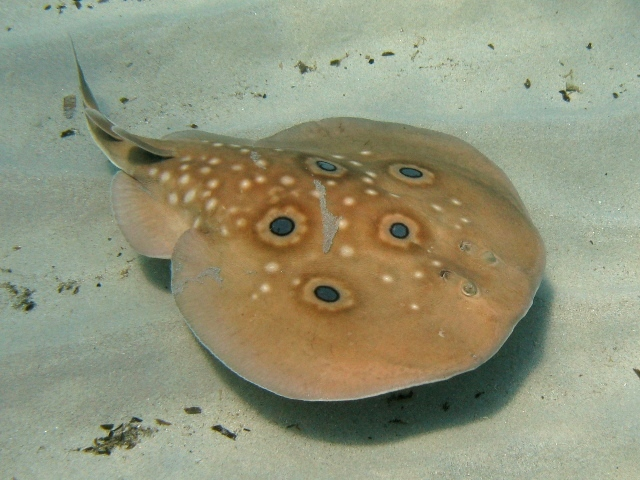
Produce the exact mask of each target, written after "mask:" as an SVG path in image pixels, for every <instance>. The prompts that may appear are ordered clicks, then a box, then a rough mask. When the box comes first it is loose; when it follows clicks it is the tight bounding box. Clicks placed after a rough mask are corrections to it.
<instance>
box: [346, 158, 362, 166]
mask: <svg viewBox="0 0 640 480" xmlns="http://www.w3.org/2000/svg"><path fill="white" fill-rule="evenodd" d="M349 163H350V164H351V165H355V166H356V167H361V166H362V164H361V163H360V162H356V161H355V160H350V161H349Z"/></svg>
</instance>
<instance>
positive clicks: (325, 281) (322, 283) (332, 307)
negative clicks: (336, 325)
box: [302, 277, 354, 312]
mask: <svg viewBox="0 0 640 480" xmlns="http://www.w3.org/2000/svg"><path fill="white" fill-rule="evenodd" d="M302 298H303V299H304V300H305V301H306V302H308V303H310V304H312V305H315V306H316V307H317V308H318V309H319V310H327V311H330V312H337V311H340V310H344V309H346V308H349V307H351V306H352V305H353V303H354V300H353V295H352V294H351V291H350V290H349V288H347V286H346V285H345V284H344V283H342V282H341V281H339V280H335V279H332V278H326V277H316V278H312V279H311V280H309V281H308V282H306V283H305V284H304V286H303V288H302Z"/></svg>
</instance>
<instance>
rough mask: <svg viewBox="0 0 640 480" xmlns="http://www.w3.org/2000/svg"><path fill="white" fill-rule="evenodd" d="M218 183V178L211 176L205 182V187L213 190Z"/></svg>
mask: <svg viewBox="0 0 640 480" xmlns="http://www.w3.org/2000/svg"><path fill="white" fill-rule="evenodd" d="M218 185H220V180H218V179H217V178H212V179H211V180H209V181H208V182H207V188H209V189H211V190H215V189H216V187H217V186H218Z"/></svg>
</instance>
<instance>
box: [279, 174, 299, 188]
mask: <svg viewBox="0 0 640 480" xmlns="http://www.w3.org/2000/svg"><path fill="white" fill-rule="evenodd" d="M280 183H281V184H282V185H284V186H285V187H290V186H291V185H293V184H294V183H296V180H295V179H294V178H293V177H290V176H289V175H285V176H283V177H282V178H281V179H280Z"/></svg>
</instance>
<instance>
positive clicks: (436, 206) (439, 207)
mask: <svg viewBox="0 0 640 480" xmlns="http://www.w3.org/2000/svg"><path fill="white" fill-rule="evenodd" d="M431 208H433V209H434V210H435V211H436V212H442V207H441V206H440V205H438V204H436V203H432V204H431Z"/></svg>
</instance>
